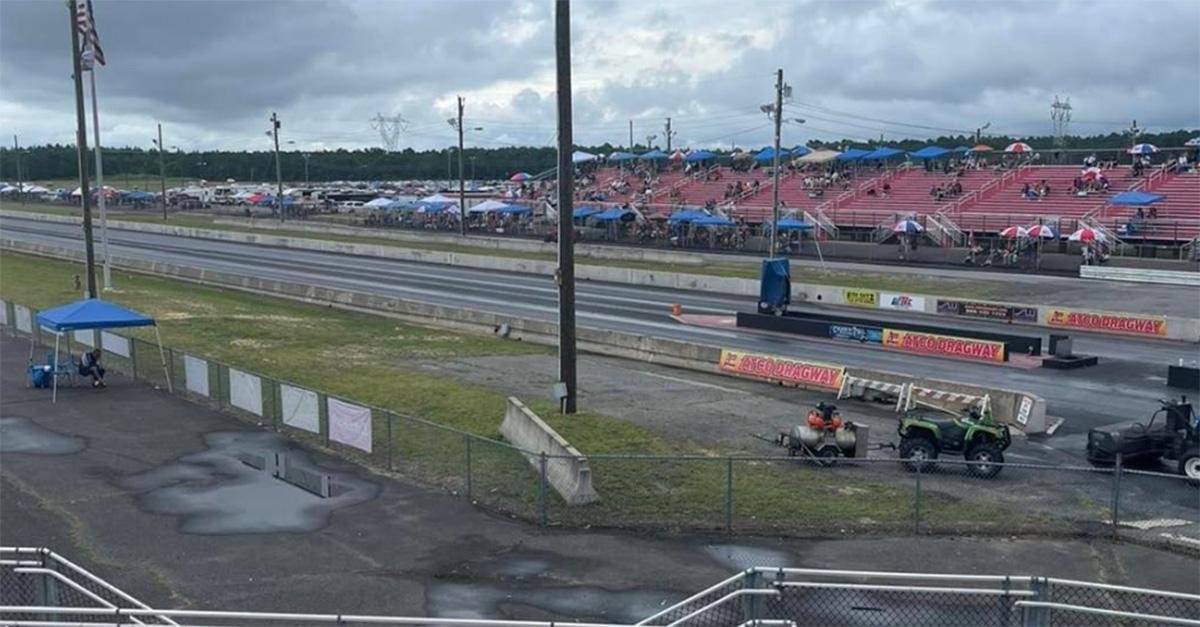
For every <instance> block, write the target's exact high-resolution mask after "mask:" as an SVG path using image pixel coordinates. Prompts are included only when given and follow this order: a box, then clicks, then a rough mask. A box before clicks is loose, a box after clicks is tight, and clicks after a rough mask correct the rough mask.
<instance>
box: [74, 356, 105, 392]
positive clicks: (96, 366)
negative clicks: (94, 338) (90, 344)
mask: <svg viewBox="0 0 1200 627" xmlns="http://www.w3.org/2000/svg"><path fill="white" fill-rule="evenodd" d="M100 355H101V353H100V349H98V348H97V349H96V350H94V351H92V352H90V353H84V354H83V357H82V358H81V359H80V360H79V374H80V375H81V376H84V377H91V378H92V387H94V388H102V387H104V366H101V365H100Z"/></svg>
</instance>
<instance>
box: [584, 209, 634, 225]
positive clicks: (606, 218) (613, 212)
mask: <svg viewBox="0 0 1200 627" xmlns="http://www.w3.org/2000/svg"><path fill="white" fill-rule="evenodd" d="M627 215H633V211H631V210H629V209H626V208H624V207H613V208H612V209H609V210H607V211H602V212H600V213H596V214H593V215H592V216H591V218H592V219H593V220H596V221H598V222H612V221H616V220H623V219H625V216H627Z"/></svg>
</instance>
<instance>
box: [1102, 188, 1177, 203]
mask: <svg viewBox="0 0 1200 627" xmlns="http://www.w3.org/2000/svg"><path fill="white" fill-rule="evenodd" d="M1164 198H1166V196H1163V195H1162V194H1151V193H1150V192H1143V191H1140V190H1134V191H1132V192H1121V193H1120V194H1117V195H1116V196H1113V197H1112V198H1110V199H1108V204H1110V205H1152V204H1154V203H1156V202H1158V201H1160V200H1162V199H1164Z"/></svg>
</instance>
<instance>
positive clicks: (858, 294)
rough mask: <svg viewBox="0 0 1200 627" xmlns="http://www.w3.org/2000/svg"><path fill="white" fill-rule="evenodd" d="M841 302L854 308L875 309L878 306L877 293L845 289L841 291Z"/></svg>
mask: <svg viewBox="0 0 1200 627" xmlns="http://www.w3.org/2000/svg"><path fill="white" fill-rule="evenodd" d="M842 300H844V301H846V304H847V305H852V306H854V307H871V308H875V307H878V306H879V292H876V291H873V290H855V289H850V288H846V289H844V290H842Z"/></svg>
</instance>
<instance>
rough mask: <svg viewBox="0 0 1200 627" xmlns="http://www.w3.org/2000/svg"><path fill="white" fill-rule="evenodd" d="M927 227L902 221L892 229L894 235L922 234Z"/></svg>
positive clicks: (909, 221)
mask: <svg viewBox="0 0 1200 627" xmlns="http://www.w3.org/2000/svg"><path fill="white" fill-rule="evenodd" d="M924 230H925V227H923V226H921V225H920V224H917V223H916V222H914V221H912V220H901V221H899V222H897V223H896V225H895V226H893V227H892V232H893V233H920V232H921V231H924Z"/></svg>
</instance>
